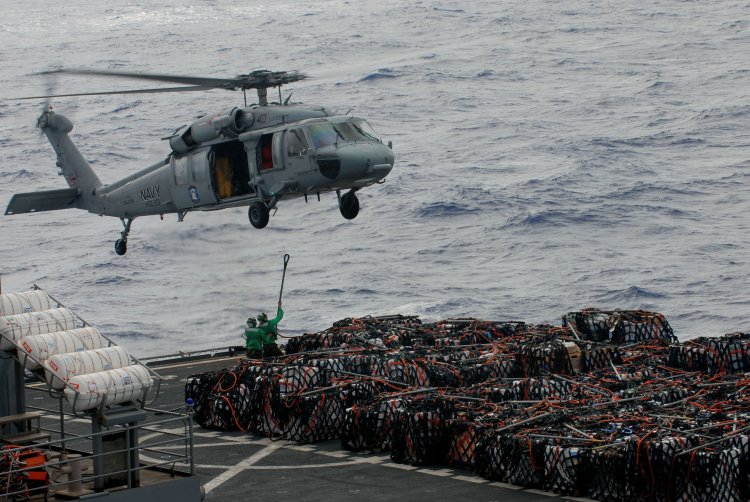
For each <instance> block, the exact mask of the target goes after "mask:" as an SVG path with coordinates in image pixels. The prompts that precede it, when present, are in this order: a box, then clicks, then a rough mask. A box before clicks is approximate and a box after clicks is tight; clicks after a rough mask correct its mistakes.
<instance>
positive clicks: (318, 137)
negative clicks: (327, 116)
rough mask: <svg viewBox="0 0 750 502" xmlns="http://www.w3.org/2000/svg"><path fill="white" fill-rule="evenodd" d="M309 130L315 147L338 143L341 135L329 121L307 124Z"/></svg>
mask: <svg viewBox="0 0 750 502" xmlns="http://www.w3.org/2000/svg"><path fill="white" fill-rule="evenodd" d="M307 130H308V131H309V132H310V137H311V138H312V142H313V145H315V148H323V147H324V146H328V145H334V144H336V140H338V138H339V135H338V133H337V132H336V130H335V129H334V128H333V126H332V125H331V124H329V123H327V122H322V123H320V124H310V125H309V126H307Z"/></svg>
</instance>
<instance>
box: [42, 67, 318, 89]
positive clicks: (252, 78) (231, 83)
mask: <svg viewBox="0 0 750 502" xmlns="http://www.w3.org/2000/svg"><path fill="white" fill-rule="evenodd" d="M45 73H69V74H73V75H97V76H102V77H118V78H137V79H141V80H153V81H157V82H170V83H174V84H185V85H194V86H202V87H206V88H214V89H230V90H236V89H257V88H267V87H277V86H280V85H283V84H288V83H291V82H296V81H298V80H302V79H305V78H307V75H305V74H303V73H299V72H296V71H292V72H285V71H278V72H273V71H266V70H259V71H254V72H251V73H248V74H246V75H238V76H236V77H232V78H210V77H190V76H183V75H163V74H154V73H136V72H122V71H113V70H85V69H82V70H76V69H67V70H66V69H60V70H52V71H50V72H45Z"/></svg>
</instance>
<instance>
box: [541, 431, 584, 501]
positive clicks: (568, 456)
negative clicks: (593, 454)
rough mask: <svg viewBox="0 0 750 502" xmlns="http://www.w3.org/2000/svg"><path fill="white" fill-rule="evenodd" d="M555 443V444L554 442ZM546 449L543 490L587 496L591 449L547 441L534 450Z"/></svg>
mask: <svg viewBox="0 0 750 502" xmlns="http://www.w3.org/2000/svg"><path fill="white" fill-rule="evenodd" d="M553 441H554V442H553ZM542 447H543V448H544V474H543V476H542V488H543V489H544V490H547V491H551V492H555V493H559V494H562V495H585V494H586V492H587V491H588V486H589V483H590V478H591V474H592V473H591V471H592V466H591V465H590V464H589V461H588V454H589V452H590V451H591V448H590V447H581V446H572V445H562V444H559V443H558V442H557V441H556V440H550V439H545V440H544V441H543V442H538V443H536V444H535V445H534V448H542Z"/></svg>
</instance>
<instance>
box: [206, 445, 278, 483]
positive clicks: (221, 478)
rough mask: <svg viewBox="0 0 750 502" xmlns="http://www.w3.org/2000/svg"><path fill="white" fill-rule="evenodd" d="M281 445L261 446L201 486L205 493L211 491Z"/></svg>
mask: <svg viewBox="0 0 750 502" xmlns="http://www.w3.org/2000/svg"><path fill="white" fill-rule="evenodd" d="M282 446H283V445H280V444H272V445H271V446H267V447H266V448H263V449H262V450H260V451H258V452H256V453H254V454H253V455H250V456H249V457H247V458H246V459H245V460H242V461H241V462H239V463H237V464H235V465H234V466H232V467H230V468H229V469H227V470H226V471H224V472H222V473H221V474H219V475H218V476H216V477H215V478H214V479H212V480H211V481H209V482H208V483H206V484H205V485H203V487H204V488H205V490H206V495H208V494H209V493H211V491H213V489H214V488H216V487H218V486H219V485H221V484H222V483H224V482H225V481H229V480H230V479H232V478H233V477H234V476H236V475H237V474H239V473H240V472H241V471H243V470H245V469H246V468H247V467H250V466H251V465H253V464H254V463H256V462H258V461H260V460H262V459H263V458H265V457H267V456H268V455H270V454H271V453H273V452H275V451H276V450H278V449H279V448H281V447H282Z"/></svg>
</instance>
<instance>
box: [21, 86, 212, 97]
mask: <svg viewBox="0 0 750 502" xmlns="http://www.w3.org/2000/svg"><path fill="white" fill-rule="evenodd" d="M211 89H216V87H213V86H205V85H193V86H186V87H161V88H155V89H130V90H126V91H102V92H77V93H71V94H49V95H46V96H26V97H23V98H10V99H11V100H12V101H17V100H21V99H46V98H66V97H70V96H108V95H110V94H151V93H156V92H183V91H207V90H211Z"/></svg>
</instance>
